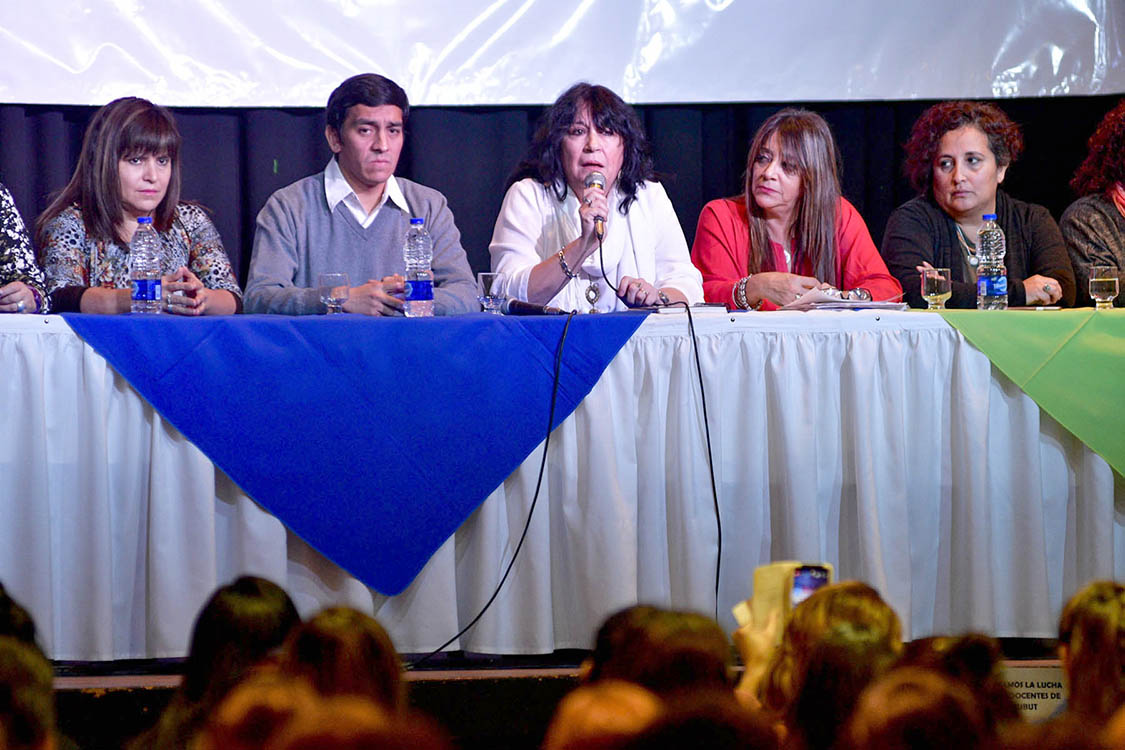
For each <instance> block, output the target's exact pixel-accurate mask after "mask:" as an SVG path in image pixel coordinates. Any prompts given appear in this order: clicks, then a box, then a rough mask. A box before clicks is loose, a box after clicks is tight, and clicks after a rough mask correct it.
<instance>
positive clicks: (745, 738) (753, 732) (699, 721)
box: [625, 690, 778, 750]
mask: <svg viewBox="0 0 1125 750" xmlns="http://www.w3.org/2000/svg"><path fill="white" fill-rule="evenodd" d="M625 747H626V748H627V750H683V748H695V747H699V748H707V750H777V747H778V737H777V732H776V731H774V728H773V726H772V725H771V724H770V723H769V721H767V720H766V719H765V717H764V716H762V715H761V714H758V713H752V712H751V711H749V710H748V709H746V708H744V707H743V706H742V705H740V704H739V703H738V701H737V700H735V698H734V694H733V693H732V692H731V691H729V690H698V691H694V692H689V693H685V694H683V695H681V696H678V697H677V699H676V700H674V701H669V703H668V709H667V711H666V712H665V714H664V716H663V717H662V718H661V719H659V720H658V721H657V722H656V723H655V724H653V725H652V726H651V727H649V728H648V729H646V730H645V731H644V732H641V734H639V735H637V737H635V738H634V739H633V740H631V741H630V742H629V743H628V744H626V745H625Z"/></svg>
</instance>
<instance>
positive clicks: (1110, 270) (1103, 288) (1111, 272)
mask: <svg viewBox="0 0 1125 750" xmlns="http://www.w3.org/2000/svg"><path fill="white" fill-rule="evenodd" d="M1117 291H1118V290H1117V268H1116V267H1115V266H1090V296H1091V297H1093V298H1094V303H1095V304H1096V306H1097V309H1099V310H1108V309H1110V308H1111V307H1113V300H1114V298H1115V297H1117Z"/></svg>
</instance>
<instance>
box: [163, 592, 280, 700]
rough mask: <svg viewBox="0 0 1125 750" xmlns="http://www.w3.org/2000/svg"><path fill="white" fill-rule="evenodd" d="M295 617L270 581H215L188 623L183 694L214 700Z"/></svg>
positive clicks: (267, 651) (272, 645)
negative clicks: (190, 624) (217, 585)
mask: <svg viewBox="0 0 1125 750" xmlns="http://www.w3.org/2000/svg"><path fill="white" fill-rule="evenodd" d="M300 622H301V618H300V616H299V615H298V614H297V608H296V607H295V606H293V601H292V600H291V599H290V598H289V595H288V594H286V593H285V590H284V589H282V588H281V587H280V586H278V585H277V584H276V583H273V582H272V581H268V580H266V579H265V578H258V577H256V576H242V577H241V578H239V579H237V580H235V581H234V582H233V583H229V584H227V585H226V586H222V587H220V588H219V589H217V590H216V591H215V593H214V594H212V595H211V598H210V599H208V600H207V603H206V604H205V605H203V609H202V610H200V612H199V617H197V618H196V621H195V627H194V628H193V629H192V634H191V646H190V649H189V651H188V657H187V662H186V663H185V664H184V681H183V686H182V688H181V689H182V691H183V693H184V696H185V697H186V698H187V699H188V701H191V702H197V701H202V702H204V703H207V704H209V705H214V704H215V703H217V702H218V700H219V699H221V698H222V697H223V696H224V695H226V693H227V692H228V691H229V690H230V689H231V688H232V687H233V686H234V685H235V684H237V683H238V682H239V681H240V680H242V679H243V678H244V677H245V676H246V675H247V674H249V672H250V671H251V669H253V668H254V667H255V666H257V665H258V664H260V663H261V662H263V661H264V660H265V659H266V658H267V657H269V656H270V654H271V653H272V652H273V651H274V650H276V649H278V648H279V647H281V645H282V644H283V643H284V642H285V639H286V638H287V637H288V635H289V633H290V631H292V630H293V629H294V628H295V627H296V626H297V625H298V624H299V623H300Z"/></svg>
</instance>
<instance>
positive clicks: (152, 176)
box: [36, 96, 181, 246]
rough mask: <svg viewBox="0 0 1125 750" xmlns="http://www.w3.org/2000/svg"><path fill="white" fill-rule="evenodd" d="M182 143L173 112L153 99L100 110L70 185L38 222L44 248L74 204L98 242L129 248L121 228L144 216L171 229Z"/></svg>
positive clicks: (124, 100)
mask: <svg viewBox="0 0 1125 750" xmlns="http://www.w3.org/2000/svg"><path fill="white" fill-rule="evenodd" d="M180 142H181V139H180V131H179V130H178V129H177V128H176V121H175V119H174V118H173V117H172V113H171V112H169V111H168V110H167V109H165V108H164V107H159V106H157V105H155V104H153V103H152V102H150V101H147V100H145V99H140V98H137V97H135V96H128V97H124V98H122V99H115V100H114V101H112V102H110V103H109V104H107V105H105V106H104V107H102V108H101V109H99V110H98V111H97V112H96V113H95V114H94V117H93V119H92V120H91V121H90V124H89V125H88V126H87V127H86V135H85V137H84V138H83V139H82V150H81V152H80V154H79V156H78V164H77V166H76V167H75V169H74V174H73V175H72V176H71V178H70V182H69V183H67V185H66V187H64V188H63V189H62V192H60V193H59V194H58V195H57V196H56V197H55V198H54V200H52V201H51V204H50V205H49V206H48V207H47V210H46V211H44V212H43V214H42V215H41V216H40V217H39V219H38V221H37V222H36V227H37V232H38V239H39V245H40V246H43V244H44V239H45V238H44V235H43V232H44V230H45V228H46V225H47V224H48V223H49V222H50V221H51V219H53V218H54V217H56V216H58V215H59V214H60V213H62V212H63V211H65V210H66V209H67V208H68V207H70V206H71V205H73V204H77V205H78V207H79V208H80V209H81V210H82V221H83V223H84V224H85V226H86V233H87V234H88V235H89V236H90V237H92V238H94V239H97V240H102V241H106V242H112V241H120V242H122V243H125V244H127V243H126V241H125V239H124V237H125V235H123V234H122V233H121V231H120V230H119V226H120V225H121V224H122V223H123V222H125V221H132V220H135V219H136V217H137V216H143V215H151V216H152V223H153V226H155V227H156V228H157V229H159V230H160V231H162V232H164V231H167V230H168V229H169V228H170V227H171V226H172V218H173V216H174V215H175V212H176V205H177V204H178V203H179V201H180V158H179V156H180Z"/></svg>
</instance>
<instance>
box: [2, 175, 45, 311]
mask: <svg viewBox="0 0 1125 750" xmlns="http://www.w3.org/2000/svg"><path fill="white" fill-rule="evenodd" d="M13 281H22V282H23V283H25V284H27V285H28V286H29V287H31V288H32V289H34V290H35V291H36V292H37V293H38V294H39V297H40V299H41V300H42V309H41V310H40V311H39V312H46V311H47V293H46V291H45V290H46V286H45V284H44V283H43V271H41V270H40V269H39V266H38V265H36V264H35V253H34V252H33V251H32V249H31V239H30V238H29V237H28V236H27V228H26V227H25V226H24V224H23V219H22V218H20V212H19V211H18V210H17V209H16V202H15V201H14V200H12V194H11V193H9V192H8V188H6V187H4V186H3V185H0V286H4V285H5V284H10V283H11V282H13Z"/></svg>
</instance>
